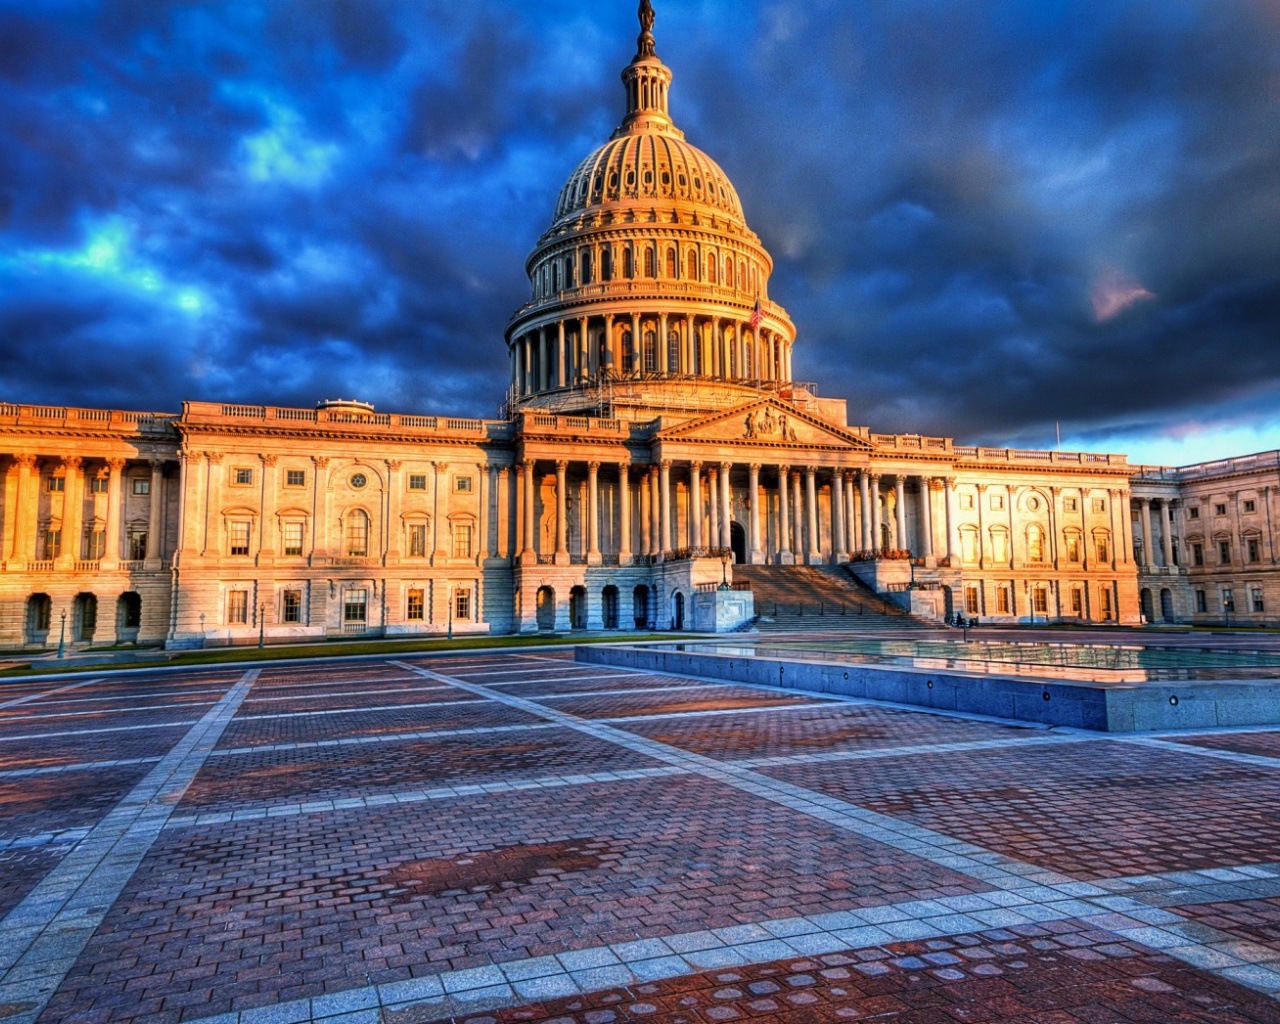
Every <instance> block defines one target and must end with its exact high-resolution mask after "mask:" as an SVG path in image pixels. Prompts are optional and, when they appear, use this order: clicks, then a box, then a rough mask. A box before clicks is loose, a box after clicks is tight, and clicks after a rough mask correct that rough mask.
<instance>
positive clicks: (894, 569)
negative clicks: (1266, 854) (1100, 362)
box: [0, 25, 1280, 649]
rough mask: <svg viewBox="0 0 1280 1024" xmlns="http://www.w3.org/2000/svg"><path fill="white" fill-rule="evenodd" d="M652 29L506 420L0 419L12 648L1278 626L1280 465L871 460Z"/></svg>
mask: <svg viewBox="0 0 1280 1024" xmlns="http://www.w3.org/2000/svg"><path fill="white" fill-rule="evenodd" d="M643 27H644V31H643V32H642V34H641V36H640V39H639V47H638V52H637V54H636V56H635V58H634V59H633V61H632V62H631V64H630V65H628V66H627V68H626V69H625V70H624V72H623V75H622V79H623V84H624V86H625V94H626V111H625V116H624V118H623V119H622V122H621V124H620V126H619V127H618V128H617V130H616V131H615V132H614V133H613V135H612V136H611V137H610V138H609V139H608V141H606V142H605V143H604V144H603V145H601V146H600V147H599V148H597V149H596V150H594V151H593V152H592V153H591V154H590V155H588V156H587V157H586V158H585V159H584V160H582V162H581V163H580V164H579V165H578V166H577V169H576V170H574V171H573V173H572V174H571V175H570V176H569V179H568V181H567V182H566V183H565V185H564V188H563V189H562V190H561V192H560V195H559V198H558V199H557V200H556V202H555V207H554V213H553V215H552V218H551V223H550V226H549V227H548V228H547V230H546V232H545V233H544V234H543V235H542V237H541V238H539V239H538V240H537V244H536V246H535V247H534V249H533V252H532V255H531V256H530V257H529V260H528V264H527V270H528V275H529V280H530V285H531V290H530V298H529V301H528V302H527V303H526V304H525V305H524V306H522V307H521V308H520V309H519V310H517V311H516V312H515V313H514V314H513V316H512V317H511V320H510V322H509V323H508V325H507V328H506V346H507V353H508V358H509V363H510V376H509V382H508V383H509V387H508V391H507V401H506V414H505V416H504V418H502V419H496V420H469V419H450V418H445V417H437V416H429V415H399V414H393V413H385V412H381V411H378V410H376V409H374V408H373V407H372V406H369V405H366V404H363V403H360V402H354V401H341V400H335V401H326V402H323V403H321V404H320V405H319V406H318V407H316V408H310V409H289V408H276V407H271V406H266V407H261V406H243V405H220V404H215V403H204V402H187V403H184V405H183V408H182V411H181V413H177V414H174V413H139V412H119V411H113V410H105V409H74V408H53V407H47V406H28V405H8V404H0V473H3V484H4V489H3V504H2V506H0V527H2V532H0V543H2V545H3V546H2V547H0V562H2V564H3V572H0V647H4V648H9V649H13V648H22V647H28V648H39V647H46V646H51V645H56V644H57V643H58V642H59V639H60V638H64V639H65V641H66V643H68V644H72V645H75V646H77V647H80V648H83V647H86V646H90V645H92V646H101V645H111V644H116V643H123V642H129V641H136V642H138V643H151V644H164V645H167V646H169V647H175V648H180V647H189V646H195V647H198V646H203V645H217V644H231V643H252V642H257V641H258V639H259V637H262V638H264V639H265V640H266V641H268V642H279V641H283V640H302V639H323V638H326V637H336V636H344V635H346V636H353V635H366V636H413V635H418V634H432V633H444V632H446V631H447V630H451V631H452V632H453V633H455V634H458V633H466V632H479V633H484V632H489V633H510V632H535V631H538V630H543V631H547V630H556V631H568V630H575V629H605V630H609V629H618V630H634V629H636V628H645V629H649V628H657V629H670V628H677V629H679V628H686V629H688V628H699V629H721V630H723V629H728V628H733V627H735V626H738V625H740V624H742V623H743V622H744V621H747V620H749V619H750V617H751V616H752V615H753V614H760V613H762V612H765V611H767V610H768V609H763V608H760V607H756V608H754V609H753V607H752V600H751V597H750V592H749V591H747V590H746V589H733V588H732V586H730V587H725V586H724V584H726V583H730V584H731V583H732V581H733V580H734V576H735V573H734V570H735V567H736V568H737V574H736V575H737V577H738V582H739V584H740V585H741V584H742V582H743V580H744V579H749V578H750V577H751V573H752V572H757V573H773V574H775V576H776V574H779V573H791V574H795V576H796V577H797V578H800V577H802V576H813V575H815V574H816V575H819V576H820V575H821V574H824V573H825V574H837V575H843V576H844V577H845V578H846V579H849V578H850V577H856V579H857V580H858V581H860V584H862V585H865V586H867V587H869V588H870V589H872V590H874V591H875V592H876V593H877V594H879V595H880V597H881V598H883V599H884V600H885V601H886V602H889V603H891V604H893V605H896V606H898V607H900V608H902V609H903V610H907V611H911V612H914V613H915V614H916V615H918V616H921V617H923V618H925V619H933V620H937V621H941V620H942V619H943V618H952V617H954V616H955V615H956V614H963V615H966V616H969V617H973V618H977V619H979V620H980V621H982V622H984V623H1017V622H1032V621H1038V622H1042V623H1044V622H1068V623H1074V622H1080V623H1091V624H1100V623H1113V624H1117V625H1137V624H1140V623H1143V622H1147V623H1153V624H1161V623H1203V624H1213V623H1221V622H1223V621H1224V619H1229V621H1230V622H1231V624H1233V625H1236V624H1238V625H1249V624H1253V625H1263V624H1271V625H1275V624H1276V623H1277V622H1280V570H1277V566H1276V556H1277V540H1278V539H1280V538H1278V534H1277V521H1278V520H1280V501H1277V490H1280V452H1267V453H1263V454H1257V455H1250V456H1246V457H1242V458H1233V459H1227V460H1223V461H1221V462H1214V463H1208V464H1202V465H1195V466H1187V467H1182V468H1178V469H1170V468H1153V467H1142V466H1133V465H1130V464H1129V462H1128V460H1127V459H1126V458H1125V457H1124V456H1122V455H1114V454H1093V453H1072V452H1060V451H1026V450H1006V449H991V448H981V447H973V446H968V445H963V444H957V443H956V442H954V441H953V440H952V439H950V438H945V437H921V436H918V435H903V436H899V435H885V434H879V433H875V432H873V430H872V429H870V428H869V427H865V426H855V425H851V424H850V423H849V421H848V414H847V409H846V404H845V402H843V401H840V400H834V399H830V398H820V397H818V396H817V395H816V394H815V390H814V388H813V387H812V386H811V385H809V384H806V383H805V382H803V381H798V380H796V379H794V373H793V370H792V365H793V363H792V351H793V347H794V345H795V344H796V342H797V338H796V330H795V327H794V326H793V324H792V322H791V319H790V318H789V317H788V315H787V312H786V311H785V310H784V309H783V308H782V306H781V305H779V304H778V302H777V301H776V300H775V297H774V296H773V295H772V294H771V292H770V287H769V285H770V282H769V278H770V273H771V270H772V260H771V259H770V256H769V254H768V253H767V252H766V251H765V249H764V247H763V246H762V245H761V242H760V239H759V238H758V237H757V236H756V235H755V234H754V233H753V232H752V230H751V228H750V227H749V226H748V224H747V220H746V216H745V214H744V212H743V209H742V206H741V203H740V202H739V199H738V195H737V193H736V192H735V190H734V187H733V185H732V183H731V182H730V181H729V180H728V178H727V177H726V176H725V173H724V172H723V171H722V170H721V169H720V167H719V166H718V165H717V164H716V163H715V161H714V160H712V159H711V158H710V157H709V156H707V155H706V154H705V153H703V152H702V151H701V150H700V149H697V148H696V147H694V146H693V145H691V144H690V143H689V142H688V141H687V140H686V139H685V137H684V134H683V133H682V132H681V131H680V130H679V129H678V128H677V127H676V125H675V124H674V122H673V121H672V119H671V117H670V114H669V110H668V95H669V90H670V86H671V80H672V76H671V72H670V70H668V68H667V67H666V66H665V65H664V64H663V63H662V62H661V60H659V58H658V57H657V55H656V53H655V48H654V40H653V35H652V33H651V32H650V30H649V25H644V26H643ZM495 347H496V346H495ZM744 567H750V568H744ZM755 567H761V568H760V569H756V568H755Z"/></svg>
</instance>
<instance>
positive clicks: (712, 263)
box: [707, 256, 720, 284]
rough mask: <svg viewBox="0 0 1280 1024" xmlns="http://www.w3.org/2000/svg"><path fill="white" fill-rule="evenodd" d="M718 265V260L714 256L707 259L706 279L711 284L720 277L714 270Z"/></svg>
mask: <svg viewBox="0 0 1280 1024" xmlns="http://www.w3.org/2000/svg"><path fill="white" fill-rule="evenodd" d="M718 266H719V261H718V260H717V259H716V258H715V257H714V256H712V257H710V258H709V259H708V260H707V279H708V280H709V281H710V282H711V283H712V284H716V283H717V282H718V281H719V279H720V275H719V274H718V273H717V272H716V268H717V267H718Z"/></svg>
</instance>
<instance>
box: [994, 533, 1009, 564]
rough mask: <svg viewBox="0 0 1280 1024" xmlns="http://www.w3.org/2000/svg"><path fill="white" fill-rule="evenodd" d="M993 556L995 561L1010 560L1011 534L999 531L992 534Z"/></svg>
mask: <svg viewBox="0 0 1280 1024" xmlns="http://www.w3.org/2000/svg"><path fill="white" fill-rule="evenodd" d="M991 558H992V561H995V562H1001V563H1004V562H1008V561H1009V535H1008V534H1007V533H1002V532H1000V531H997V532H995V533H993V534H992V535H991Z"/></svg>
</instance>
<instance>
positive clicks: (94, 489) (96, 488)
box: [89, 476, 110, 494]
mask: <svg viewBox="0 0 1280 1024" xmlns="http://www.w3.org/2000/svg"><path fill="white" fill-rule="evenodd" d="M109 483H110V481H109V480H108V479H107V478H106V477H105V476H95V477H94V478H93V479H92V480H90V481H89V493H90V494H106V493H107V485H108V484H109Z"/></svg>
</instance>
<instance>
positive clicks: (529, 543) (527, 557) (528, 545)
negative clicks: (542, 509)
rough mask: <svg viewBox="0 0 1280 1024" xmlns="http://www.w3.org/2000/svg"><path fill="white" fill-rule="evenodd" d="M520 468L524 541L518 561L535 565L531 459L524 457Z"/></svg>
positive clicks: (536, 560)
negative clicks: (522, 479)
mask: <svg viewBox="0 0 1280 1024" xmlns="http://www.w3.org/2000/svg"><path fill="white" fill-rule="evenodd" d="M520 468H521V470H523V478H524V486H523V503H524V543H523V544H522V545H521V548H520V563H521V564H522V565H537V564H538V549H537V548H536V547H535V546H534V545H535V541H534V529H533V527H534V523H533V459H526V460H525V461H524V462H522V463H520Z"/></svg>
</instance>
